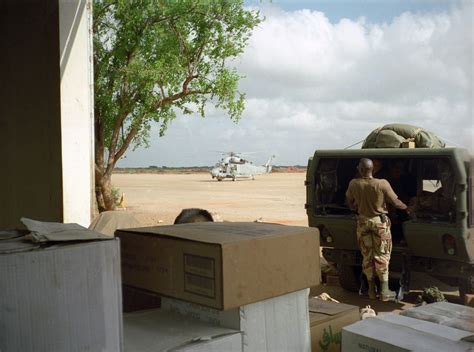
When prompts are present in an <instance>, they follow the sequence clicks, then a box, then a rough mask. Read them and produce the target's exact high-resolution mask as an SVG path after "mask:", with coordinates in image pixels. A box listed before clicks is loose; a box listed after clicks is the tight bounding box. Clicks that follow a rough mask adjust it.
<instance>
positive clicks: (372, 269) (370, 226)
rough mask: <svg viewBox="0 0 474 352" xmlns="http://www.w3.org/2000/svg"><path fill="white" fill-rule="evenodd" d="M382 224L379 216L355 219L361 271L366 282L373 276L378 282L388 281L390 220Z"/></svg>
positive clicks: (390, 240) (390, 241) (390, 245)
mask: <svg viewBox="0 0 474 352" xmlns="http://www.w3.org/2000/svg"><path fill="white" fill-rule="evenodd" d="M386 219H387V220H386V222H382V219H381V218H380V217H379V216H376V217H373V218H367V217H365V216H359V217H358V218H357V242H358V243H359V248H360V252H361V254H362V271H363V272H364V274H365V275H366V276H367V280H373V279H374V278H375V275H377V276H378V278H379V280H380V281H388V265H389V262H390V254H391V253H392V234H391V233H390V220H389V218H388V217H386Z"/></svg>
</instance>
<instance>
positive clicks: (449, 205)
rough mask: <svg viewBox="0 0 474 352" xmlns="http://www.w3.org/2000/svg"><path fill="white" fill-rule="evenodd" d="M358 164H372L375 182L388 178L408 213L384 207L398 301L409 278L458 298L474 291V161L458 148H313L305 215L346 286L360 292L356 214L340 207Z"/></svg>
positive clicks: (325, 253)
mask: <svg viewBox="0 0 474 352" xmlns="http://www.w3.org/2000/svg"><path fill="white" fill-rule="evenodd" d="M361 158H369V159H372V160H373V162H374V177H376V178H384V179H387V180H388V181H389V182H390V184H391V186H392V188H393V189H394V191H395V193H397V195H398V197H399V199H401V200H402V201H403V202H404V203H405V204H407V205H408V206H409V209H410V215H408V214H407V213H406V212H405V211H400V210H397V209H394V208H390V207H389V209H388V210H389V214H388V215H389V217H390V220H391V223H392V225H391V230H392V240H393V251H392V258H391V261H390V272H391V276H393V277H399V278H400V286H399V298H401V297H402V296H403V293H406V292H408V291H409V285H410V272H412V271H418V272H425V273H428V274H430V275H432V276H435V277H437V278H439V279H441V280H442V281H445V282H447V283H449V284H451V285H457V286H459V290H460V293H461V294H462V295H463V294H465V293H473V292H474V219H473V217H474V216H473V207H474V201H473V199H474V198H473V193H474V188H473V187H474V186H473V178H474V176H473V174H474V163H473V159H472V156H471V155H469V153H468V152H467V150H465V149H461V148H436V149H428V148H387V149H382V148H380V149H379V148H377V149H360V150H354V149H351V150H317V151H316V152H315V153H314V156H313V157H312V158H311V159H310V160H309V162H308V169H307V175H306V182H305V184H306V199H307V201H306V205H305V207H306V212H307V215H308V223H309V226H313V227H317V228H318V229H319V231H320V236H321V246H322V247H323V251H322V252H323V256H324V258H325V259H326V260H327V261H328V262H329V263H332V264H334V265H335V266H336V267H337V270H338V273H339V281H340V284H341V286H342V287H343V288H345V289H347V290H350V291H358V290H359V289H360V287H361V280H360V277H361V275H360V273H361V263H362V256H361V254H360V251H359V248H358V244H357V235H356V216H357V214H356V213H354V212H353V211H351V209H350V208H349V207H348V205H347V204H346V202H345V193H346V190H347V187H348V185H349V182H350V181H351V180H352V179H353V178H356V177H359V176H358V172H357V169H356V167H357V164H358V162H359V160H360V159H361Z"/></svg>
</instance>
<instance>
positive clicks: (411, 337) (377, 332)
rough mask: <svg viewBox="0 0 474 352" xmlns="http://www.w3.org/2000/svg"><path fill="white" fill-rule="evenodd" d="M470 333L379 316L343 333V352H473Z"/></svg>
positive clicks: (415, 320)
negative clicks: (467, 339) (468, 340)
mask: <svg viewBox="0 0 474 352" xmlns="http://www.w3.org/2000/svg"><path fill="white" fill-rule="evenodd" d="M470 335H471V334H470V333H469V332H466V331H463V330H459V329H454V328H451V327H448V326H443V325H439V324H436V323H431V322H427V321H424V320H419V319H413V318H408V317H404V316H400V315H396V314H385V315H379V316H377V317H374V318H369V319H365V320H362V321H359V322H357V323H354V324H352V325H349V326H346V327H344V328H343V329H342V351H343V352H357V351H360V352H367V351H378V352H399V351H420V352H425V351H426V352H432V351H449V352H456V351H463V352H465V351H470V350H472V347H473V344H472V343H469V342H466V341H463V340H462V339H464V338H469V336H470Z"/></svg>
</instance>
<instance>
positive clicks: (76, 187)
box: [59, 0, 94, 226]
mask: <svg viewBox="0 0 474 352" xmlns="http://www.w3.org/2000/svg"><path fill="white" fill-rule="evenodd" d="M91 9H92V4H91V1H90V0H60V1H59V26H60V31H59V40H60V50H61V52H60V64H61V145H62V178H63V221H64V222H75V223H79V224H81V225H83V226H89V224H90V222H91V204H92V187H93V184H94V182H93V172H92V165H93V159H92V158H93V140H94V136H93V126H94V123H93V122H94V121H93V108H94V106H93V75H92V72H93V64H92V38H91V36H92V15H91Z"/></svg>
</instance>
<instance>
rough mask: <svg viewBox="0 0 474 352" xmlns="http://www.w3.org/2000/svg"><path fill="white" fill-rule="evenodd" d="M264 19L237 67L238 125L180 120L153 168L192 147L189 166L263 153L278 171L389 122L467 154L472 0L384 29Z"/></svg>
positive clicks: (472, 126)
mask: <svg viewBox="0 0 474 352" xmlns="http://www.w3.org/2000/svg"><path fill="white" fill-rule="evenodd" d="M262 12H263V14H264V15H265V16H266V20H265V21H264V22H263V23H262V24H261V25H260V26H259V27H258V28H257V29H256V30H255V32H254V35H253V36H252V38H251V41H250V43H249V46H248V48H247V50H246V52H245V53H244V55H243V56H242V57H241V58H240V59H238V60H236V62H235V65H236V66H237V68H238V70H239V72H241V73H242V74H243V75H244V76H245V77H246V78H245V79H243V80H242V81H241V89H242V90H243V91H244V92H246V94H247V98H248V100H247V103H246V110H245V112H244V115H243V117H242V120H241V121H240V122H239V123H238V124H234V123H232V122H230V121H228V120H227V119H226V118H225V117H224V116H223V114H222V112H220V111H216V110H211V111H210V114H209V115H210V116H209V117H207V118H206V119H205V120H201V119H198V118H192V119H189V118H181V117H180V118H178V119H177V120H176V121H175V122H174V123H173V124H172V126H171V127H170V129H169V132H168V135H167V136H166V137H165V138H163V139H161V140H160V141H158V142H156V143H155V142H154V143H153V147H152V148H157V149H158V150H165V151H166V150H167V148H170V149H169V152H168V154H169V155H171V153H173V152H174V153H175V154H174V155H175V156H173V157H168V158H166V157H165V158H163V159H160V160H163V162H162V163H161V164H164V165H172V164H175V165H180V162H176V160H180V159H179V158H180V156H177V155H176V154H179V153H180V151H182V153H185V150H186V149H187V150H189V149H190V148H192V149H193V150H194V152H193V153H194V156H193V158H192V159H190V160H193V161H196V159H199V160H200V161H201V160H202V162H196V164H210V163H212V162H213V161H214V160H215V159H216V157H215V155H212V154H209V153H208V152H207V151H208V150H209V149H218V150H263V151H264V152H265V153H277V154H278V155H279V158H278V160H277V163H280V164H306V160H307V158H308V157H309V156H310V155H311V154H312V153H313V152H314V150H315V149H316V148H341V147H346V146H348V145H350V144H352V143H355V142H357V141H359V140H361V139H363V138H364V137H365V136H367V135H368V134H369V133H370V131H371V130H372V129H374V128H376V127H378V126H381V125H383V124H386V123H394V122H401V123H410V124H414V125H418V126H420V127H423V128H425V129H427V130H429V131H433V132H435V133H438V134H439V135H440V136H442V137H444V138H446V139H447V140H449V141H451V142H455V143H456V144H459V145H461V146H464V147H467V148H470V149H471V151H473V150H474V145H473V143H474V141H473V132H474V110H473V101H474V94H473V80H474V77H473V62H474V57H473V48H474V43H473V5H472V2H469V1H466V2H461V3H460V4H459V5H458V6H453V8H452V9H451V10H449V11H448V12H440V13H423V14H414V13H409V12H407V13H403V14H401V15H400V16H398V17H395V18H394V19H393V21H391V22H390V23H370V22H368V21H367V20H366V19H365V18H360V19H358V20H349V19H343V20H341V21H339V22H338V23H331V22H330V21H329V19H328V18H327V17H326V16H325V15H324V13H322V12H318V11H310V10H300V11H295V12H285V11H282V10H280V9H277V8H275V7H274V6H267V7H265V8H264V9H263V10H262ZM186 126H187V127H186ZM183 141H186V148H183V147H182V142H183ZM175 142H178V144H177V145H176V146H174V147H170V145H173V143H175ZM450 144H452V143H450ZM213 146H214V148H212V147H213ZM165 154H166V153H165ZM183 155H184V154H183ZM265 157H266V155H263V156H262V158H263V159H264V158H265ZM181 160H187V159H186V157H184V156H183V157H182V158H181ZM188 161H189V160H188ZM181 164H182V165H186V161H184V162H182V163H181Z"/></svg>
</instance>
